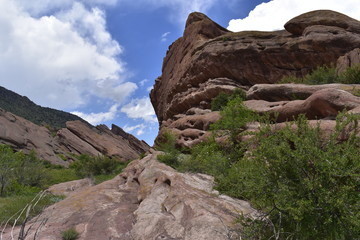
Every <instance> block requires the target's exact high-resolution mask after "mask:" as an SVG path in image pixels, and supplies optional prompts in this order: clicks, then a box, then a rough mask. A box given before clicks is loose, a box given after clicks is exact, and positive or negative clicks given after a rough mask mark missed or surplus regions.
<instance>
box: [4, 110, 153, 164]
mask: <svg viewBox="0 0 360 240" xmlns="http://www.w3.org/2000/svg"><path fill="white" fill-rule="evenodd" d="M0 144H7V145H10V146H11V147H12V148H14V149H15V150H16V151H24V152H25V153H29V152H30V151H31V150H34V151H35V152H36V154H37V156H38V157H39V158H41V159H44V160H48V161H50V162H51V163H53V164H59V165H65V166H66V165H68V164H69V161H72V160H73V159H74V156H73V155H74V154H75V155H79V154H88V155H91V156H100V155H103V156H109V157H116V158H118V159H120V160H124V161H127V160H132V159H136V158H138V157H139V154H141V153H144V152H146V151H148V149H149V148H150V147H149V146H148V145H147V144H146V143H145V142H144V141H140V140H138V139H137V138H135V137H134V136H132V135H131V134H128V133H125V132H124V131H123V130H122V129H121V128H119V127H117V126H115V125H113V127H112V129H111V130H110V129H108V128H107V127H106V126H104V125H100V126H97V127H92V126H90V125H88V124H86V123H83V122H81V121H70V122H67V128H63V129H60V130H59V131H58V132H57V134H56V136H53V135H52V133H51V132H50V131H49V130H48V129H47V128H45V127H42V126H38V125H36V124H34V123H32V122H30V121H28V120H26V119H24V118H22V117H19V116H16V115H15V114H12V113H10V112H6V111H4V110H2V109H0ZM64 158H66V159H65V160H67V161H64Z"/></svg>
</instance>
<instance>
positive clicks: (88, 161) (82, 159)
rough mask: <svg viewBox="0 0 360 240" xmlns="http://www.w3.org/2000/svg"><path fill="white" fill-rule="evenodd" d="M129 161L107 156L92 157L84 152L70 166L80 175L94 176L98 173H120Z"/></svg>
mask: <svg viewBox="0 0 360 240" xmlns="http://www.w3.org/2000/svg"><path fill="white" fill-rule="evenodd" d="M126 165H127V163H122V162H120V161H119V160H117V159H113V158H110V157H106V156H98V157H92V156H89V155H85V154H82V155H80V156H79V157H78V159H77V160H76V161H75V162H73V163H72V164H71V165H70V167H71V168H72V169H74V170H75V174H76V175H77V176H79V177H93V176H96V175H109V174H114V173H119V172H121V170H122V169H123V168H125V167H126Z"/></svg>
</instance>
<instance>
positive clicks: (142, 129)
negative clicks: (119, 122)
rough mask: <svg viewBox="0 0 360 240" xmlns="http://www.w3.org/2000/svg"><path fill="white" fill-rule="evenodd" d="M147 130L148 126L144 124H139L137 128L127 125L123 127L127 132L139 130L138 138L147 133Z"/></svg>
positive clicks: (137, 132)
mask: <svg viewBox="0 0 360 240" xmlns="http://www.w3.org/2000/svg"><path fill="white" fill-rule="evenodd" d="M145 128H146V126H145V125H144V124H138V125H135V126H128V125H125V126H124V127H123V129H124V131H125V132H133V131H134V130H137V131H136V135H137V136H140V135H142V134H144V133H145Z"/></svg>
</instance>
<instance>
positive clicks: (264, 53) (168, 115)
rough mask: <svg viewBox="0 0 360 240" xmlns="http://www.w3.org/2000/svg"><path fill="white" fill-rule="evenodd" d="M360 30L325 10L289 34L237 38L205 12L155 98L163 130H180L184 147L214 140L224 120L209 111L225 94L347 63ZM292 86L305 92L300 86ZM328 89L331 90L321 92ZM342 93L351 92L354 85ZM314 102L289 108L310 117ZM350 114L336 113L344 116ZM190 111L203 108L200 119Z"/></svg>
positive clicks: (194, 19) (178, 46)
mask: <svg viewBox="0 0 360 240" xmlns="http://www.w3.org/2000/svg"><path fill="white" fill-rule="evenodd" d="M359 29H360V22H359V21H357V20H355V19H352V18H350V17H347V16H345V15H343V14H340V13H336V12H333V11H325V10H321V11H313V12H309V13H305V14H302V15H300V16H298V17H295V18H293V19H291V20H290V21H289V22H287V23H286V24H285V30H282V31H275V32H259V31H245V32H236V33H233V32H229V31H227V30H226V29H224V28H222V27H220V26H219V25H217V24H216V23H214V22H213V21H211V20H210V19H209V18H208V17H207V16H205V15H203V14H201V13H192V14H191V15H190V16H189V18H188V20H187V23H186V28H185V31H184V35H183V37H181V38H179V39H178V40H177V41H175V42H174V43H173V44H172V45H171V46H170V47H169V50H168V52H167V54H166V57H165V59H164V63H163V69H162V70H163V71H162V75H161V76H160V77H159V78H158V79H157V80H156V82H155V85H154V89H153V90H152V91H151V94H150V96H151V101H152V104H153V106H154V108H155V112H156V114H157V117H158V120H159V124H160V128H161V131H162V130H164V129H165V128H170V129H172V130H173V131H174V132H175V133H177V134H178V135H179V143H180V144H181V145H184V146H190V145H192V144H194V143H197V142H198V139H203V138H204V137H203V136H206V132H207V130H208V128H207V127H208V126H209V124H210V123H212V122H214V120H216V119H217V118H218V117H215V115H216V114H215V113H211V117H209V116H210V115H209V112H208V111H209V110H208V109H209V108H210V102H211V99H212V98H213V97H215V96H216V95H218V94H219V92H229V91H232V90H233V89H234V88H236V87H239V88H243V89H245V90H248V89H249V88H250V87H252V86H254V85H256V84H271V83H276V82H277V81H279V80H280V79H282V77H284V76H298V77H301V76H304V75H306V74H307V73H309V72H310V71H311V70H313V69H315V68H316V67H318V66H323V65H335V64H336V62H337V60H338V58H339V57H341V56H343V55H344V54H346V53H347V52H350V51H351V50H353V49H355V48H357V47H360V30H359ZM356 54H357V53H353V54H352V55H347V56H345V57H343V60H341V59H340V60H339V61H340V62H342V64H343V66H345V67H346V66H349V65H350V63H349V61H350V60H349V59H354V58H355V59H356V56H358V55H356ZM346 59H348V60H347V62H346V61H345V60H346ZM345 67H343V68H345ZM339 68H340V67H339ZM338 71H340V70H338ZM328 87H331V86H328ZM332 87H334V88H339V86H335V85H334V86H332ZM257 88H258V87H255V86H254V87H253V89H252V90H250V92H249V93H248V94H249V99H250V96H253V95H251V94H254V93H251V92H252V91H253V90H254V89H257ZM265 88H266V87H265ZM281 88H282V87H279V88H278V89H281ZM286 88H287V89H290V88H297V89H299V87H298V86H287V87H286ZM315 88H316V87H315ZM320 88H325V86H320V87H318V88H317V89H320ZM340 88H346V89H350V88H351V86H347V87H346V86H343V87H340ZM282 93H283V90H279V91H278V95H282ZM310 93H311V94H312V93H314V90H312V91H310V92H309V91H307V93H301V94H302V100H305V98H306V97H310V95H311V94H310ZM280 98H281V97H280ZM313 98H316V97H315V96H314V97H313ZM263 100H266V99H265V98H264V99H263ZM278 100H279V99H278ZM289 100H290V99H287V101H289ZM291 100H297V99H291ZM328 100H329V99H328ZM310 102H313V100H311V99H309V100H308V101H307V102H306V103H300V102H297V103H296V104H295V105H294V106H292V104H288V105H287V107H286V108H292V109H295V108H297V107H298V106H300V105H301V106H302V109H301V110H299V112H302V113H304V112H306V111H309V110H305V108H307V109H309V108H314V107H315V104H311V103H310ZM315 102H316V101H315ZM258 103H259V102H257V104H258ZM284 104H285V102H283V103H276V104H275V105H277V106H279V105H284ZM270 105H271V106H273V105H274V104H270ZM275 105H274V106H275ZM303 105H304V106H303ZM305 105H306V106H305ZM248 106H250V107H251V106H254V104H250V103H249V104H248ZM271 106H269V108H270V107H271ZM318 107H320V108H321V106H318ZM343 108H344V107H342V108H339V107H336V111H338V110H340V109H343ZM190 109H199V110H198V111H197V112H198V113H195V112H196V111H194V110H192V111H190ZM257 109H258V108H257ZM200 110H201V111H200ZM204 110H205V111H204ZM284 111H285V110H284ZM289 114H290V115H291V114H292V113H287V114H285V116H284V119H286V118H288V116H289ZM325 115H326V114H325ZM325 115H324V114H320V115H319V116H317V118H318V119H320V118H323V117H327V116H325ZM330 115H331V114H330ZM332 115H334V112H333V113H332ZM313 117H314V116H313ZM200 119H201V120H200ZM200 122H201V124H199V123H200Z"/></svg>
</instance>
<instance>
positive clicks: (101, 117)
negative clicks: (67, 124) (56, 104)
mask: <svg viewBox="0 0 360 240" xmlns="http://www.w3.org/2000/svg"><path fill="white" fill-rule="evenodd" d="M118 107H119V105H118V104H114V105H113V106H111V108H110V109H109V111H108V112H100V113H89V114H87V113H83V112H77V111H75V112H71V113H72V114H75V115H77V116H79V117H81V118H82V119H84V120H86V121H87V122H89V123H90V124H92V125H98V124H99V123H102V122H106V121H112V120H114V118H115V117H116V113H117V109H118Z"/></svg>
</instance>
